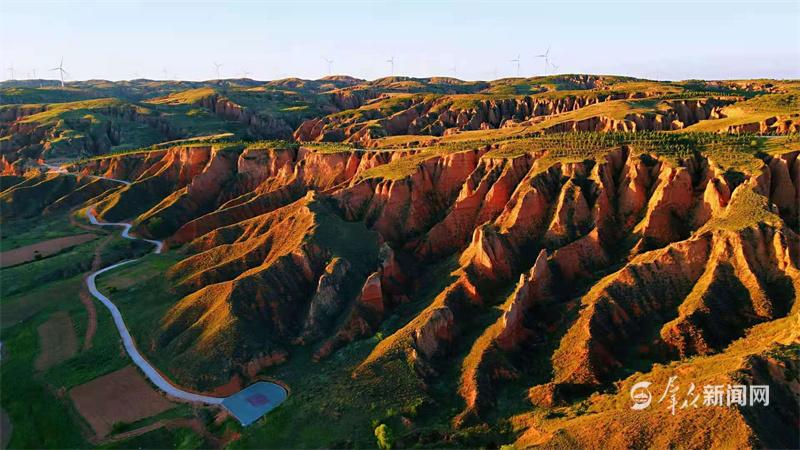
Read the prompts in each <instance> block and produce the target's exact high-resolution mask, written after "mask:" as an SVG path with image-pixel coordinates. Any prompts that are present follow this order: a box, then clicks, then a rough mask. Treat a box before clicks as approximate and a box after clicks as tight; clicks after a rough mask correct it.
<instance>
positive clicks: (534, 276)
mask: <svg viewBox="0 0 800 450" xmlns="http://www.w3.org/2000/svg"><path fill="white" fill-rule="evenodd" d="M553 282H554V279H553V274H552V273H551V272H550V268H549V267H548V265H547V252H546V251H545V250H542V251H541V252H539V256H538V257H537V258H536V262H535V263H534V264H533V267H532V268H531V270H530V271H528V273H523V274H522V275H520V277H519V282H517V287H516V288H515V289H514V293H513V294H511V296H512V298H513V300H512V301H511V303H510V304H509V305H508V308H507V309H506V310H505V311H504V312H503V317H502V327H501V329H500V331H499V333H498V334H497V337H496V338H495V340H496V342H497V345H498V346H499V347H500V348H501V349H503V350H505V351H510V350H513V349H515V348H516V347H518V346H519V345H520V343H522V342H523V341H525V340H526V339H527V338H528V335H529V333H530V332H531V331H530V330H528V329H527V328H526V326H525V317H526V314H527V312H528V311H529V310H530V309H531V307H532V306H533V304H534V303H535V302H536V301H541V300H543V299H545V298H547V297H548V296H549V295H551V290H552V284H553Z"/></svg>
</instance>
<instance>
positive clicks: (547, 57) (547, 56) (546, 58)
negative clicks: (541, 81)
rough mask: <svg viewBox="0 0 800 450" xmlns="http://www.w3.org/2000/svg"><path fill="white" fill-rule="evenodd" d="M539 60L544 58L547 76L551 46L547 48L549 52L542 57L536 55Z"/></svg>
mask: <svg viewBox="0 0 800 450" xmlns="http://www.w3.org/2000/svg"><path fill="white" fill-rule="evenodd" d="M536 57H537V58H544V74H545V76H547V66H548V64H550V46H549V45H548V46H547V51H546V52H544V53H542V54H541V55H536Z"/></svg>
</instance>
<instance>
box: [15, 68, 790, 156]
mask: <svg viewBox="0 0 800 450" xmlns="http://www.w3.org/2000/svg"><path fill="white" fill-rule="evenodd" d="M798 92H800V82H798V81H793V80H791V81H785V80H781V81H779V80H738V81H700V80H689V81H679V82H659V81H648V80H641V79H636V78H630V77H619V76H595V75H556V76H548V77H534V78H507V79H501V80H495V81H490V82H484V81H470V82H467V81H461V80H458V79H455V78H408V77H387V78H382V79H378V80H374V81H365V80H360V79H355V78H351V77H346V76H331V77H327V78H323V79H320V80H300V79H294V78H289V79H284V80H277V81H270V82H260V81H255V80H250V79H231V80H213V81H205V82H183V81H153V80H132V81H120V82H110V81H102V80H90V81H81V82H69V83H67V84H66V86H65V87H61V85H60V84H59V83H56V82H53V81H44V80H29V81H6V82H2V83H0V105H2V106H0V151H2V156H3V161H4V164H6V165H9V164H14V163H15V162H17V161H18V160H20V159H23V158H45V159H58V158H70V159H71V158H82V157H90V156H96V155H101V154H106V153H112V152H119V151H125V150H130V149H137V148H144V147H150V146H152V145H156V144H162V143H165V142H173V141H182V140H186V139H198V138H205V139H211V138H213V137H217V138H224V139H229V140H258V139H285V140H297V141H303V142H344V143H349V144H352V145H353V146H356V147H368V148H396V147H413V146H418V145H430V144H433V143H447V142H458V141H467V140H469V141H478V140H495V139H504V138H511V137H518V136H523V135H538V134H551V133H559V132H565V131H685V132H694V131H700V132H725V133H738V134H741V133H758V134H768V135H776V134H787V133H792V132H796V131H797V128H798V117H797V114H798V111H799V110H800V100H798ZM18 164H19V163H18Z"/></svg>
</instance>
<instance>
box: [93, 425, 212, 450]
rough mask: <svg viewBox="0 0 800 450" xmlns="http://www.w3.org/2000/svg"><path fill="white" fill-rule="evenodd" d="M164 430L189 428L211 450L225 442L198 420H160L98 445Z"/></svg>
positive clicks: (99, 442)
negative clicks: (209, 446)
mask: <svg viewBox="0 0 800 450" xmlns="http://www.w3.org/2000/svg"><path fill="white" fill-rule="evenodd" d="M162 427H163V428H166V429H168V430H175V429H178V428H190V429H192V431H194V432H195V433H197V434H199V435H200V436H203V438H204V439H205V440H206V442H207V443H208V444H210V445H211V447H212V448H222V446H223V445H224V444H226V442H225V441H223V440H220V439H219V438H218V437H216V436H214V435H213V434H211V433H210V432H208V430H206V428H205V427H204V426H203V424H202V423H201V422H200V421H199V420H198V419H162V420H158V421H155V422H153V423H151V424H150V425H145V426H143V427H141V428H137V429H135V430H130V431H126V432H124V433H119V434H115V435H114V436H111V437H109V438H108V439H104V440H102V441H98V442H97V443H98V444H107V443H111V442H120V441H124V440H126V439H130V438H134V437H136V436H141V435H143V434H146V433H149V432H151V431H155V430H157V429H159V428H162Z"/></svg>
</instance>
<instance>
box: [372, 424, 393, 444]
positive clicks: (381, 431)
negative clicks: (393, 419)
mask: <svg viewBox="0 0 800 450" xmlns="http://www.w3.org/2000/svg"><path fill="white" fill-rule="evenodd" d="M375 438H376V439H377V440H378V448H382V449H386V450H388V449H390V448H392V445H393V444H394V435H393V434H392V429H391V428H389V427H388V426H386V424H385V423H382V424H380V425H378V426H377V427H376V428H375Z"/></svg>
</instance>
